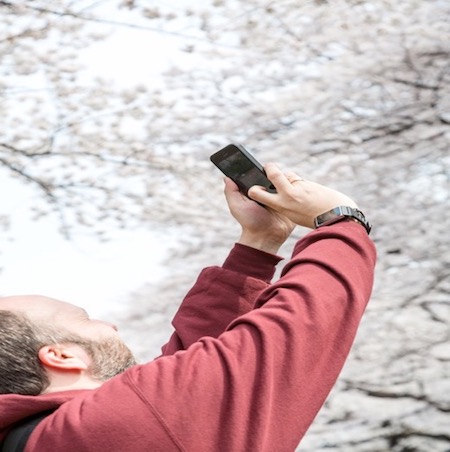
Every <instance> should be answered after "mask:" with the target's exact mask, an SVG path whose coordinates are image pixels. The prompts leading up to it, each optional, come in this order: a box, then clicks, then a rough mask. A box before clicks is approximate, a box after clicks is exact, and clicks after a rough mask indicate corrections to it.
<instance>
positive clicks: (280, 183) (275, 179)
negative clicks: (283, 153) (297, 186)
mask: <svg viewBox="0 0 450 452" xmlns="http://www.w3.org/2000/svg"><path fill="white" fill-rule="evenodd" d="M264 170H265V171H266V174H267V177H268V179H269V180H270V182H272V184H273V185H274V186H275V188H276V189H277V191H286V190H287V189H289V188H290V187H291V185H292V184H291V181H290V180H289V178H288V177H287V176H286V174H284V173H283V172H282V171H281V170H280V169H279V168H278V166H277V165H276V164H275V163H268V164H267V165H265V166H264ZM289 174H292V175H294V174H295V173H293V172H290V173H289ZM296 177H297V179H298V178H300V176H297V175H296ZM300 179H301V178H300Z"/></svg>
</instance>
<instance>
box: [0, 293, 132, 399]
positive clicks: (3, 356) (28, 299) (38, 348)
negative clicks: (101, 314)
mask: <svg viewBox="0 0 450 452" xmlns="http://www.w3.org/2000/svg"><path fill="white" fill-rule="evenodd" d="M134 364H136V361H135V359H134V357H133V355H132V353H131V352H130V350H129V349H128V348H127V347H126V346H125V344H124V343H123V342H122V340H121V339H120V337H119V335H118V333H117V328H116V327H115V326H114V325H111V324H109V323H106V322H102V321H99V320H93V319H90V318H89V316H88V315H87V313H86V311H84V310H83V309H81V308H79V307H77V306H74V305H72V304H69V303H65V302H63V301H59V300H55V299H52V298H48V297H43V296H37V295H26V296H13V297H3V298H0V368H1V369H2V371H1V373H0V393H1V394H7V393H14V394H29V395H38V394H41V393H43V392H55V391H62V390H69V389H82V388H86V389H87V388H94V387H98V386H100V385H101V384H102V382H104V381H106V380H108V379H110V378H112V377H113V376H115V375H117V374H119V373H121V372H123V371H124V370H126V369H127V368H129V367H131V366H133V365H134Z"/></svg>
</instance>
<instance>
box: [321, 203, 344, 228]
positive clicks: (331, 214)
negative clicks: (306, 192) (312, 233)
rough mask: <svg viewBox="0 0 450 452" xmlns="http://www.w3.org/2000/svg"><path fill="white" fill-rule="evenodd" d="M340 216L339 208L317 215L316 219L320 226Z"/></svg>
mask: <svg viewBox="0 0 450 452" xmlns="http://www.w3.org/2000/svg"><path fill="white" fill-rule="evenodd" d="M341 215H342V213H341V210H340V209H339V207H336V208H335V209H332V210H329V211H328V212H325V213H323V214H322V215H319V216H318V217H317V219H318V220H319V222H320V223H321V224H323V223H326V222H328V221H330V220H334V219H336V218H337V217H339V216H341Z"/></svg>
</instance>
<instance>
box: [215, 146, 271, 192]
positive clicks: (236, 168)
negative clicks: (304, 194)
mask: <svg viewBox="0 0 450 452" xmlns="http://www.w3.org/2000/svg"><path fill="white" fill-rule="evenodd" d="M210 159H211V161H212V162H213V163H214V165H216V166H217V168H219V169H220V171H222V172H223V173H224V174H225V176H228V177H229V178H230V179H231V180H232V181H234V182H235V183H236V185H237V186H238V187H239V190H240V191H241V192H242V193H243V194H244V195H246V196H248V190H249V189H250V187H253V186H254V185H261V186H263V187H265V188H266V189H267V191H269V192H271V193H275V192H276V190H275V187H274V186H273V184H272V182H270V180H269V179H268V178H267V176H266V173H265V171H264V168H263V166H262V165H261V164H260V163H259V162H258V161H257V160H256V159H255V158H254V157H253V155H251V154H250V152H249V151H247V150H246V149H245V148H244V146H241V145H240V144H229V145H228V146H225V147H224V148H222V149H221V150H220V151H218V152H216V153H215V154H213V155H212V156H211V157H210Z"/></svg>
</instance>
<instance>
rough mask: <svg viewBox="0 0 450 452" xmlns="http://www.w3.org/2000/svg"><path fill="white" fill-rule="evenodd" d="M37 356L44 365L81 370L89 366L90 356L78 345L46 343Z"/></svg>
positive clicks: (67, 369)
mask: <svg viewBox="0 0 450 452" xmlns="http://www.w3.org/2000/svg"><path fill="white" fill-rule="evenodd" d="M38 357H39V360H40V361H41V363H42V364H43V365H44V366H45V367H49V368H51V369H53V370H60V371H72V370H76V371H83V370H87V369H88V368H89V364H90V358H89V356H88V354H87V353H86V352H85V351H84V350H83V349H82V348H81V347H79V346H78V345H74V344H55V345H46V346H44V347H42V348H41V349H40V350H39V352H38Z"/></svg>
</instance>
